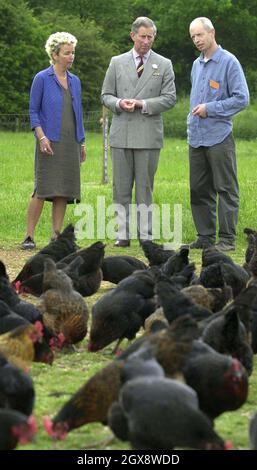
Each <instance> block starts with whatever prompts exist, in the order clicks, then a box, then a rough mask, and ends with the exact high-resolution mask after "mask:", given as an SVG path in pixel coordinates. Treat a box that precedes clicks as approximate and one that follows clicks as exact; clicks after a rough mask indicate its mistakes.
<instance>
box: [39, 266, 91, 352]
mask: <svg viewBox="0 0 257 470" xmlns="http://www.w3.org/2000/svg"><path fill="white" fill-rule="evenodd" d="M43 291H44V293H43V294H42V296H41V297H40V302H39V304H38V308H39V310H40V312H41V313H42V315H43V322H44V324H45V325H46V326H47V328H49V330H50V331H51V332H52V333H53V334H54V335H56V336H57V335H59V334H60V333H62V334H63V335H64V338H65V344H66V345H68V344H76V343H78V342H79V341H82V340H83V339H84V338H85V336H86V334H87V322H88V308H87V305H86V303H85V301H84V299H83V297H82V296H81V295H80V294H79V293H78V292H76V291H75V290H74V289H73V287H72V281H71V279H70V278H69V276H67V274H65V272H64V271H62V270H59V269H56V265H55V262H54V261H53V260H51V259H50V258H48V259H47V260H46V261H45V268H44V279H43Z"/></svg>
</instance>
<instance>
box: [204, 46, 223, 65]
mask: <svg viewBox="0 0 257 470" xmlns="http://www.w3.org/2000/svg"><path fill="white" fill-rule="evenodd" d="M222 50H223V49H222V47H221V46H218V48H217V49H216V51H214V53H213V54H212V56H211V57H210V59H209V60H213V61H214V62H219V60H220V56H221V53H222ZM199 59H200V61H201V62H205V60H204V56H203V53H202V52H201V54H200V56H199ZM208 62H209V61H208Z"/></svg>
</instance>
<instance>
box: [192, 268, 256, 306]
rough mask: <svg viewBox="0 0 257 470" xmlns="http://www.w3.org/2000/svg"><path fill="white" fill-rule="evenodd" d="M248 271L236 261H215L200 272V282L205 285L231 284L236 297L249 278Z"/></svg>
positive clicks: (222, 285) (220, 285)
mask: <svg viewBox="0 0 257 470" xmlns="http://www.w3.org/2000/svg"><path fill="white" fill-rule="evenodd" d="M249 277H250V276H249V274H248V273H247V271H246V270H245V269H244V268H242V267H241V266H239V265H238V264H236V263H233V264H231V263H229V264H228V263H221V262H220V263H213V264H211V265H209V266H207V267H206V268H203V269H202V271H201V273H200V284H202V285H203V286H204V287H224V286H225V285H228V286H231V287H232V290H233V296H234V297H236V296H237V295H238V294H239V292H241V290H242V289H243V288H244V287H245V286H246V284H247V282H248V280H249Z"/></svg>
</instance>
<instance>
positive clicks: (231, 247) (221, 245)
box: [215, 240, 236, 251]
mask: <svg viewBox="0 0 257 470" xmlns="http://www.w3.org/2000/svg"><path fill="white" fill-rule="evenodd" d="M215 247H216V248H217V249H218V250H219V251H235V249H236V247H235V244H234V243H233V242H225V241H222V240H221V241H219V242H218V243H216V245H215Z"/></svg>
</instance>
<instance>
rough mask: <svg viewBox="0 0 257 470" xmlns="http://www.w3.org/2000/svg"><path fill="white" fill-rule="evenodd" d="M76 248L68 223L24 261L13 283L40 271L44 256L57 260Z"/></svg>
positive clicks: (71, 229)
mask: <svg viewBox="0 0 257 470" xmlns="http://www.w3.org/2000/svg"><path fill="white" fill-rule="evenodd" d="M76 250H77V245H76V243H75V233H74V226H73V225H72V224H70V225H68V226H67V227H66V228H65V229H64V230H63V232H62V233H61V234H60V235H58V237H57V239H56V240H54V241H51V242H50V243H49V244H48V245H47V246H45V247H44V248H42V249H41V250H40V251H39V252H38V253H36V254H35V255H34V256H32V257H31V258H29V260H28V261H26V263H25V265H24V266H23V268H22V270H21V271H20V272H19V274H18V275H17V276H16V278H15V279H14V281H13V283H14V284H15V283H16V282H17V281H20V282H22V281H24V280H25V279H28V278H29V277H31V276H34V275H35V274H39V273H42V272H43V270H44V262H45V260H46V258H51V259H52V260H54V261H55V262H57V261H59V260H61V259H63V258H64V257H66V256H67V255H69V254H70V253H73V252H74V251H76Z"/></svg>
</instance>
